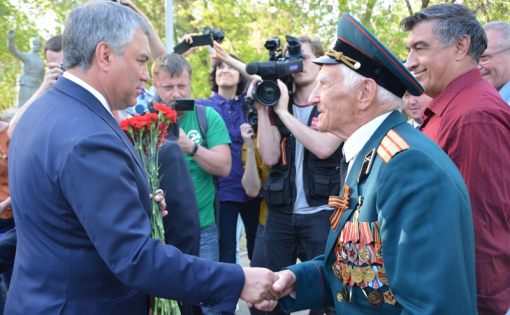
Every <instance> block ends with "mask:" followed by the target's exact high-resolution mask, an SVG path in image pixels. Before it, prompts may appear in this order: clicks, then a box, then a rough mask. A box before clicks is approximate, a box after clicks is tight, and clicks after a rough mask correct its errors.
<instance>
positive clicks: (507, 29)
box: [483, 21, 510, 47]
mask: <svg viewBox="0 0 510 315" xmlns="http://www.w3.org/2000/svg"><path fill="white" fill-rule="evenodd" d="M483 29H484V30H485V31H488V30H494V31H498V32H499V33H500V35H501V37H500V41H501V44H502V45H503V46H505V47H510V23H505V22H501V21H493V22H489V23H487V24H485V25H484V26H483Z"/></svg>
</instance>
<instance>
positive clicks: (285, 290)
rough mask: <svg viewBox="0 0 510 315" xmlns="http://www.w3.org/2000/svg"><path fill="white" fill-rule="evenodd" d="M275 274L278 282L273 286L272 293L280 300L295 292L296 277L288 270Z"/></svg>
mask: <svg viewBox="0 0 510 315" xmlns="http://www.w3.org/2000/svg"><path fill="white" fill-rule="evenodd" d="M275 274H276V275H277V276H278V280H276V281H275V283H274V284H273V289H272V291H273V292H274V293H275V294H276V295H277V297H278V298H279V299H281V298H282V297H285V296H287V295H289V294H290V293H291V292H292V291H294V290H295V288H296V275H295V274H294V273H293V272H292V271H290V270H282V271H279V272H276V273H275Z"/></svg>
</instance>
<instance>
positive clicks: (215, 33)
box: [202, 27, 225, 43]
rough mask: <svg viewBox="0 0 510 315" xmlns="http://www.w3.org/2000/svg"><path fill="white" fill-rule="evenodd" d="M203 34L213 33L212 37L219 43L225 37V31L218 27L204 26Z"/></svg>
mask: <svg viewBox="0 0 510 315" xmlns="http://www.w3.org/2000/svg"><path fill="white" fill-rule="evenodd" d="M202 34H204V35H209V34H211V36H212V38H213V39H214V40H215V41H217V42H218V43H221V42H222V41H223V39H225V33H223V31H222V30H220V29H218V28H211V27H204V30H203V31H202Z"/></svg>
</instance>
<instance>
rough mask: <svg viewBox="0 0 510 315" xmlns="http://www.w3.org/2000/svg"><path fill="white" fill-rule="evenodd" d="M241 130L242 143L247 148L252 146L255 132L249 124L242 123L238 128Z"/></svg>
mask: <svg viewBox="0 0 510 315" xmlns="http://www.w3.org/2000/svg"><path fill="white" fill-rule="evenodd" d="M240 129H241V137H243V140H244V143H246V145H248V146H253V136H254V135H255V132H254V131H253V128H252V127H251V125H250V124H248V123H244V124H242V125H241V127H240Z"/></svg>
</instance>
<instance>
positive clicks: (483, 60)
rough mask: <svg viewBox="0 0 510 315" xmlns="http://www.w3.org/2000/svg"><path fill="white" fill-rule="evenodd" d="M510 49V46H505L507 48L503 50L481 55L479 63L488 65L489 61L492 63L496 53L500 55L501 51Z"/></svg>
mask: <svg viewBox="0 0 510 315" xmlns="http://www.w3.org/2000/svg"><path fill="white" fill-rule="evenodd" d="M509 50H510V47H508V48H505V49H501V50H498V51H496V52H493V53H492V54H484V55H481V56H480V61H478V63H479V64H480V65H482V66H483V65H486V64H488V63H490V62H491V61H492V57H494V56H495V55H498V54H501V53H504V52H505V51H509Z"/></svg>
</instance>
